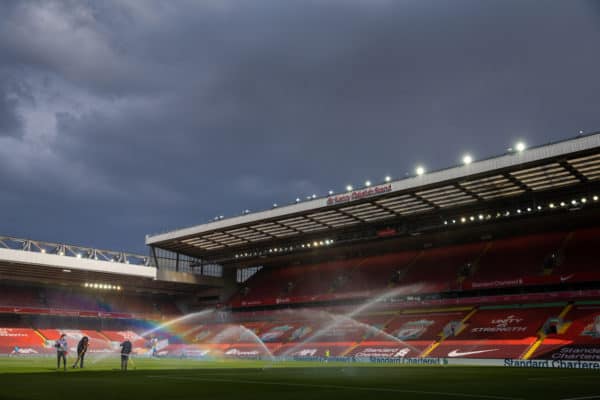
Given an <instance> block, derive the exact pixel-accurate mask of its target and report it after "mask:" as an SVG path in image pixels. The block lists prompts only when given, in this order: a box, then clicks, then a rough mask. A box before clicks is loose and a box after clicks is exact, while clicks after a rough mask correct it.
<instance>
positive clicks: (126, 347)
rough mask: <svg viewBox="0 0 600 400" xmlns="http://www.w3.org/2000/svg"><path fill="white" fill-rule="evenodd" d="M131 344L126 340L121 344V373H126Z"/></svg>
mask: <svg viewBox="0 0 600 400" xmlns="http://www.w3.org/2000/svg"><path fill="white" fill-rule="evenodd" d="M131 348H132V346H131V342H130V341H129V339H126V340H125V341H124V342H123V343H121V371H127V362H128V361H129V355H130V354H131Z"/></svg>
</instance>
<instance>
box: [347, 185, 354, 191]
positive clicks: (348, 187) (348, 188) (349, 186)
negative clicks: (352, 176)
mask: <svg viewBox="0 0 600 400" xmlns="http://www.w3.org/2000/svg"><path fill="white" fill-rule="evenodd" d="M352 189H354V188H353V187H352V185H346V192H351V191H352Z"/></svg>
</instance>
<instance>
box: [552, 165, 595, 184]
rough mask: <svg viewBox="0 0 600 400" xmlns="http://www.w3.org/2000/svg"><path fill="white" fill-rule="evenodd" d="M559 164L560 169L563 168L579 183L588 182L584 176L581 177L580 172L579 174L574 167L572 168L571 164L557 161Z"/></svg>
mask: <svg viewBox="0 0 600 400" xmlns="http://www.w3.org/2000/svg"><path fill="white" fill-rule="evenodd" d="M559 164H560V166H561V167H563V168H564V169H566V170H567V171H569V173H570V174H571V175H573V176H574V177H576V178H577V179H579V182H581V183H586V182H588V180H589V179H588V178H587V177H586V176H585V175H583V174H582V173H581V172H579V171H578V170H577V169H576V168H575V167H573V166H572V165H571V164H569V163H568V162H567V161H566V160H561V161H559Z"/></svg>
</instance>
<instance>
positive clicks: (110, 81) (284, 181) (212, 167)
mask: <svg viewBox="0 0 600 400" xmlns="http://www.w3.org/2000/svg"><path fill="white" fill-rule="evenodd" d="M0 14H2V15H3V23H2V25H0V54H2V58H0V71H3V73H6V74H8V75H10V76H12V77H18V79H19V82H22V85H21V86H20V87H25V88H27V90H21V91H20V93H21V95H16V94H15V91H14V90H13V93H11V92H9V91H7V90H3V88H4V86H3V85H2V82H3V81H2V80H0V132H4V131H6V132H13V133H12V134H10V137H7V136H6V134H4V137H2V134H0V167H2V168H1V169H0V183H2V184H3V185H4V187H9V188H10V189H11V190H10V191H9V193H8V194H5V195H3V196H2V197H0V205H3V206H4V207H5V208H6V209H11V210H12V211H11V212H10V216H7V218H3V222H4V221H7V222H5V223H4V224H3V226H2V230H4V231H6V233H15V234H23V235H27V236H34V237H35V236H38V237H39V236H41V237H43V238H44V239H57V240H66V241H72V242H81V243H89V244H95V245H98V246H103V247H124V248H129V249H137V250H141V249H142V246H141V242H142V240H143V235H144V234H145V233H148V232H154V231H157V230H162V229H165V228H173V227H179V226H183V225H191V224H195V223H199V222H204V221H206V220H207V219H209V218H211V217H212V216H214V215H217V214H226V215H232V214H237V213H239V212H240V211H241V210H243V209H246V208H250V209H253V210H255V209H258V208H265V207H268V206H269V205H270V204H271V203H272V202H278V203H280V204H281V203H285V202H289V201H292V200H293V199H294V198H295V197H297V196H300V197H304V196H306V195H309V194H312V193H317V194H323V193H325V192H326V191H327V190H328V189H335V190H340V189H341V188H342V187H343V186H345V184H347V183H353V184H355V185H357V184H359V183H360V182H362V181H364V180H365V179H371V180H377V179H380V178H381V177H382V176H384V175H385V174H388V173H391V174H392V175H393V176H396V177H401V176H403V175H404V174H405V173H406V172H408V171H411V170H412V169H413V167H414V165H415V164H416V163H425V164H426V165H427V167H428V169H434V168H440V167H445V166H448V165H451V164H454V163H456V162H457V160H458V159H459V158H460V155H461V153H462V152H464V151H470V152H472V153H473V154H474V155H475V156H476V157H484V156H489V155H493V154H497V153H501V152H502V151H504V149H505V148H506V147H508V146H510V145H511V144H512V143H513V142H514V141H515V140H516V139H519V138H523V139H525V140H527V141H528V142H529V143H531V144H541V143H544V142H547V141H550V140H555V139H559V138H564V137H566V136H572V135H574V134H576V133H577V132H578V131H579V130H580V129H582V130H585V131H591V130H596V129H598V128H599V127H600V113H598V112H597V111H598V110H599V109H600V80H599V79H597V72H596V68H597V65H598V63H599V62H600V53H599V52H598V51H597V48H598V45H599V44H600V29H599V27H600V16H599V13H598V8H597V4H596V5H595V4H594V2H587V1H570V2H562V1H554V2H544V5H543V7H542V6H540V4H539V2H526V1H514V2H509V1H488V2H477V1H456V2H451V3H449V2H445V1H411V0H404V1H391V0H370V1H366V0H354V1H341V0H340V1H327V2H324V1H308V0H307V1H285V2H282V1H254V2H248V1H229V0H219V1H204V2H194V1H179V2H159V1H156V2H154V1H143V2H141V1H140V2H137V1H120V2H79V1H54V2H48V1H44V2H42V1H40V2H36V1H19V2H3V3H1V4H0ZM2 93H4V94H5V96H4V97H2ZM7 93H8V94H7ZM25 94H27V95H25ZM3 99H4V100H3ZM3 126H7V127H10V129H5V130H4V131H3V130H2V129H1V127H3ZM15 132H17V133H18V132H20V134H16V133H15ZM32 210H34V211H32Z"/></svg>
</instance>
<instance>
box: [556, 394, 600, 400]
mask: <svg viewBox="0 0 600 400" xmlns="http://www.w3.org/2000/svg"><path fill="white" fill-rule="evenodd" d="M591 399H600V395H595V396H584V397H569V398H565V399H561V400H591Z"/></svg>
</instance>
